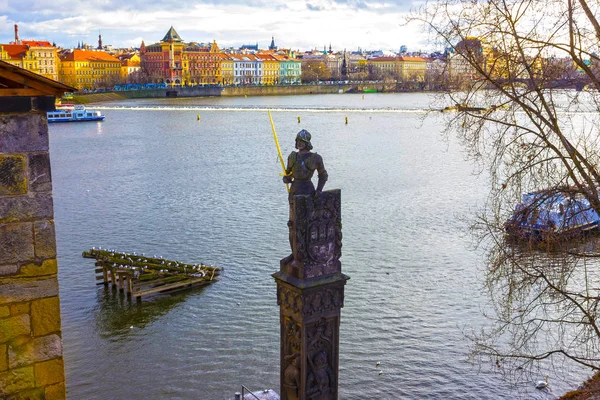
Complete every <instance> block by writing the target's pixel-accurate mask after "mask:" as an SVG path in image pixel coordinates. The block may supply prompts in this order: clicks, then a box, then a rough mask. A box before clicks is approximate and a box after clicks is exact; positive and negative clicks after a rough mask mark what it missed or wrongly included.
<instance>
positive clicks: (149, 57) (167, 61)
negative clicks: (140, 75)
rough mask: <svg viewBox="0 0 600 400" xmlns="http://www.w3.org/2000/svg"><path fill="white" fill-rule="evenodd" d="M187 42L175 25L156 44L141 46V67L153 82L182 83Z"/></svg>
mask: <svg viewBox="0 0 600 400" xmlns="http://www.w3.org/2000/svg"><path fill="white" fill-rule="evenodd" d="M184 48H185V43H184V42H183V40H182V39H181V37H180V36H179V34H178V33H177V32H176V31H175V29H174V28H173V27H171V29H169V31H168V32H167V34H166V35H165V37H164V38H163V39H162V40H161V41H160V42H159V43H155V44H151V45H149V46H145V45H144V42H142V46H141V47H140V59H141V68H142V70H143V71H144V73H145V74H146V75H147V76H148V78H149V80H150V81H151V82H153V83H158V82H165V83H167V84H169V85H181V84H182V81H183V75H184V74H183V51H184Z"/></svg>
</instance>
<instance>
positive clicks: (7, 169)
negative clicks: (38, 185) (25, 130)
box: [0, 154, 27, 196]
mask: <svg viewBox="0 0 600 400" xmlns="http://www.w3.org/2000/svg"><path fill="white" fill-rule="evenodd" d="M26 193H27V162H26V158H25V156H22V155H19V154H12V155H5V154H0V196H6V195H19V194H26Z"/></svg>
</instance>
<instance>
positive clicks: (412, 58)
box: [400, 56, 427, 62]
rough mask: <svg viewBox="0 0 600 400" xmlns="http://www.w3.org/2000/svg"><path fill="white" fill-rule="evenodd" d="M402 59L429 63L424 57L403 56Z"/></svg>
mask: <svg viewBox="0 0 600 400" xmlns="http://www.w3.org/2000/svg"><path fill="white" fill-rule="evenodd" d="M400 58H401V59H402V61H421V62H426V61H427V60H426V59H424V58H423V57H410V56H402V57H400Z"/></svg>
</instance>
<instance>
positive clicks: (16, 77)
mask: <svg viewBox="0 0 600 400" xmlns="http://www.w3.org/2000/svg"><path fill="white" fill-rule="evenodd" d="M2 76H3V77H5V78H7V79H10V80H11V81H14V82H17V83H20V84H22V85H24V86H27V87H30V88H33V89H38V90H40V91H41V92H42V93H43V94H53V95H56V96H62V95H63V93H65V91H66V90H64V89H59V88H57V87H53V86H51V85H50V84H47V83H44V82H40V81H36V80H35V79H32V78H29V77H26V76H23V75H20V74H17V73H14V72H11V71H7V70H3V71H2ZM46 79H47V78H46ZM48 80H50V79H48ZM51 82H53V81H51ZM58 84H60V83H58ZM60 85H62V84H60Z"/></svg>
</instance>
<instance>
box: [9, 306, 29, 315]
mask: <svg viewBox="0 0 600 400" xmlns="http://www.w3.org/2000/svg"><path fill="white" fill-rule="evenodd" d="M20 314H29V303H17V304H11V305H10V315H20Z"/></svg>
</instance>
